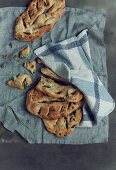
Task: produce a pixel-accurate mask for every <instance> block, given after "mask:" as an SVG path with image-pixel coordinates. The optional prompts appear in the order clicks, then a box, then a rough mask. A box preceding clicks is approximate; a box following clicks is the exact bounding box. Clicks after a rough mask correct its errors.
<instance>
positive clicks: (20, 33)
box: [14, 0, 65, 41]
mask: <svg viewBox="0 0 116 170" xmlns="http://www.w3.org/2000/svg"><path fill="white" fill-rule="evenodd" d="M64 9H65V0H32V1H31V3H30V4H29V6H28V7H27V9H26V10H25V11H24V12H23V13H22V14H21V15H20V16H19V17H18V18H17V20H16V24H15V30H14V36H15V38H16V39H17V40H19V41H34V40H36V39H38V38H41V37H42V36H43V35H44V34H45V33H46V32H48V31H51V30H52V28H53V27H54V25H55V24H56V23H57V21H58V20H59V19H60V18H61V16H62V14H63V12H64Z"/></svg>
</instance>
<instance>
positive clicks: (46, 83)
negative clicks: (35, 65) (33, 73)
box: [36, 77, 83, 102]
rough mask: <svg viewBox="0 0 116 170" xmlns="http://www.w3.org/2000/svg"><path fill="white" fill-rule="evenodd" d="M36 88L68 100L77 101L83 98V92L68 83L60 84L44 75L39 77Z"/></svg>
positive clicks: (49, 94)
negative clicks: (65, 84)
mask: <svg viewBox="0 0 116 170" xmlns="http://www.w3.org/2000/svg"><path fill="white" fill-rule="evenodd" d="M36 89H37V90H40V91H42V92H43V93H45V94H47V95H48V96H51V97H55V98H60V99H61V98H62V99H65V100H67V101H68V102H79V101H80V100H81V99H82V98H83V94H82V93H81V92H80V91H79V90H78V89H77V88H74V87H73V86H70V85H67V86H63V85H60V84H58V83H56V82H55V81H54V80H52V79H50V78H45V77H41V80H40V81H39V83H38V84H37V86H36Z"/></svg>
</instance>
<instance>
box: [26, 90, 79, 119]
mask: <svg viewBox="0 0 116 170" xmlns="http://www.w3.org/2000/svg"><path fill="white" fill-rule="evenodd" d="M26 105H27V110H28V111H29V112H30V113H32V114H33V115H36V116H39V117H41V118H44V119H50V120H53V119H57V118H60V117H62V116H64V117H67V116H68V115H69V114H70V113H71V112H73V111H75V110H76V109H78V108H80V107H81V105H82V101H79V102H76V103H70V102H65V101H62V100H60V99H57V98H53V97H49V96H47V95H45V94H44V93H43V92H41V91H38V90H36V89H32V90H30V91H29V92H28V94H27V99H26Z"/></svg>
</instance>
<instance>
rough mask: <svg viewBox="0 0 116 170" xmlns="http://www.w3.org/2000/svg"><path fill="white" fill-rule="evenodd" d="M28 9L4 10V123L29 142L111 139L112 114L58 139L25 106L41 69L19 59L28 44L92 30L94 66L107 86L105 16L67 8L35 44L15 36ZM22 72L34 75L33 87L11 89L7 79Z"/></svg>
mask: <svg viewBox="0 0 116 170" xmlns="http://www.w3.org/2000/svg"><path fill="white" fill-rule="evenodd" d="M23 10H24V8H22V7H20V8H16V7H10V8H2V9H0V26H1V28H0V121H1V122H2V123H3V126H4V127H5V128H7V129H8V130H10V131H11V132H14V131H15V130H16V131H17V132H18V133H19V134H20V135H21V136H22V137H23V138H24V139H25V140H27V141H28V142H29V143H59V144H87V143H102V142H107V141H108V128H109V120H108V117H106V118H104V119H102V121H101V122H100V123H99V125H97V126H94V127H92V128H87V127H86V128H82V127H81V128H76V129H75V131H74V132H73V133H72V134H71V135H69V136H68V137H64V138H58V137H56V136H54V135H53V134H50V133H49V132H47V131H46V129H45V127H44V125H43V123H42V121H41V119H39V118H38V117H35V116H32V115H31V114H30V113H29V112H28V111H27V110H26V105H25V99H26V94H27V91H28V90H29V89H31V88H32V87H34V86H35V85H36V83H37V82H38V80H39V77H40V71H39V70H40V68H38V71H37V72H36V74H35V75H34V76H32V75H31V74H30V73H29V72H28V71H27V70H26V69H25V68H24V67H23V64H24V62H25V60H21V59H19V58H18V52H19V51H20V50H21V49H22V48H23V47H24V46H25V45H27V44H29V45H30V47H31V49H32V50H31V56H30V58H29V59H34V58H35V57H36V56H35V55H34V54H33V51H34V50H35V49H36V48H38V47H40V46H42V45H45V44H47V43H50V42H53V43H55V42H59V41H62V40H65V39H67V38H70V37H72V36H76V35H78V34H79V33H80V32H81V31H82V30H84V29H88V30H89V31H88V38H89V43H90V50H91V56H92V62H93V69H94V71H95V72H96V73H97V75H98V77H99V78H100V80H101V81H102V82H103V84H104V85H105V87H107V68H106V49H105V46H104V36H103V32H104V26H105V17H104V16H103V15H102V14H99V13H98V12H91V11H87V10H82V9H75V8H66V11H65V14H64V15H63V16H62V18H61V20H60V21H59V22H58V23H57V24H56V26H55V27H54V29H53V30H52V31H51V32H49V33H46V34H45V35H44V36H43V37H42V38H41V39H40V40H37V41H35V42H33V43H24V42H18V41H17V40H15V39H14V37H13V28H14V23H15V19H16V17H17V16H18V15H19V14H20V13H21V12H22V11H23ZM19 73H27V74H29V75H30V76H31V77H32V78H33V84H32V86H31V87H29V88H27V89H26V90H24V91H21V90H18V89H11V88H10V87H8V86H7V85H6V82H7V81H8V80H9V79H11V78H12V77H13V76H16V75H18V74H19Z"/></svg>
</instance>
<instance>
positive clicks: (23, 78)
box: [7, 73, 32, 90]
mask: <svg viewBox="0 0 116 170" xmlns="http://www.w3.org/2000/svg"><path fill="white" fill-rule="evenodd" d="M31 84H32V79H31V78H30V77H29V76H28V75H26V74H23V73H22V74H20V75H18V76H17V77H16V78H15V79H14V80H9V81H8V82H7V85H8V86H10V87H14V88H18V89H20V90H24V89H25V88H26V87H27V86H29V85H31Z"/></svg>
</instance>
